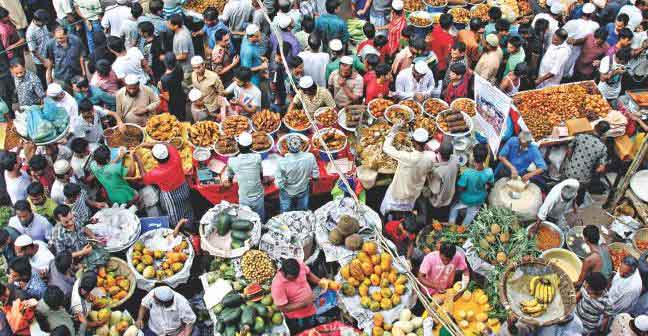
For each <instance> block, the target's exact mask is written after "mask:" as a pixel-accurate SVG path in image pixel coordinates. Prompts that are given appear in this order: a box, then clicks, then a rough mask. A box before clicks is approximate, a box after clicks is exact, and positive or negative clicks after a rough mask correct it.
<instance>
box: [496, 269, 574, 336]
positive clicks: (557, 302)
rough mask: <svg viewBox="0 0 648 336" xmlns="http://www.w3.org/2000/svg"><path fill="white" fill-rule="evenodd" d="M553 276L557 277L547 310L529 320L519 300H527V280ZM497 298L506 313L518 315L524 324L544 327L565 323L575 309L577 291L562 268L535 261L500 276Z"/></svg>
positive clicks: (528, 296)
mask: <svg viewBox="0 0 648 336" xmlns="http://www.w3.org/2000/svg"><path fill="white" fill-rule="evenodd" d="M552 273H555V274H557V275H558V277H559V278H560V285H559V288H557V290H556V296H555V298H554V300H553V302H551V304H549V306H548V307H547V311H546V312H545V313H544V314H542V315H540V316H538V317H531V316H528V315H526V314H524V313H522V311H521V310H520V308H519V304H520V302H521V301H525V300H530V299H531V298H532V297H531V296H530V295H529V280H530V277H531V276H534V275H549V274H552ZM499 296H500V301H501V302H502V305H504V308H506V310H507V311H509V312H510V313H512V314H513V315H515V316H517V317H518V318H519V319H520V320H521V321H523V322H524V323H526V324H530V325H534V326H545V325H552V324H556V323H560V322H563V321H565V319H567V318H568V317H569V316H570V315H571V313H572V312H573V311H574V309H575V308H576V290H575V288H574V285H573V283H572V282H571V279H570V278H569V276H567V274H566V273H565V272H564V271H563V270H562V268H560V267H558V266H556V265H554V264H553V263H550V262H548V261H546V260H542V259H535V260H533V261H528V262H518V263H513V264H512V265H510V266H509V267H508V268H507V269H506V270H505V271H504V273H503V274H502V278H501V280H500V283H499Z"/></svg>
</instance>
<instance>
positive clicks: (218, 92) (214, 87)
mask: <svg viewBox="0 0 648 336" xmlns="http://www.w3.org/2000/svg"><path fill="white" fill-rule="evenodd" d="M191 67H192V68H193V73H192V74H191V83H192V84H193V87H194V88H195V89H197V90H199V91H200V93H201V96H202V101H203V103H204V104H205V106H206V107H207V110H208V111H212V112H215V111H217V110H218V109H219V108H220V106H221V104H222V102H221V100H222V99H223V98H222V94H223V91H224V87H223V82H221V80H220V77H219V76H218V75H217V74H216V73H215V72H213V71H211V70H207V69H205V62H204V60H203V58H202V57H200V56H194V57H193V58H192V59H191Z"/></svg>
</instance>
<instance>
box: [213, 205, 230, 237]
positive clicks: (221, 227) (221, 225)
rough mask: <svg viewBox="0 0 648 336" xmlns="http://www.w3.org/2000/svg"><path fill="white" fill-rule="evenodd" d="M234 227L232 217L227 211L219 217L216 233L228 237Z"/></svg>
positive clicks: (217, 218)
mask: <svg viewBox="0 0 648 336" xmlns="http://www.w3.org/2000/svg"><path fill="white" fill-rule="evenodd" d="M231 227H232V216H230V215H229V214H227V213H226V212H225V211H223V212H221V213H220V214H219V215H218V217H216V231H217V232H218V234H219V235H221V236H224V235H226V234H227V233H228V232H229V230H230V228H231Z"/></svg>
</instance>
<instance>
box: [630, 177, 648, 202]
mask: <svg viewBox="0 0 648 336" xmlns="http://www.w3.org/2000/svg"><path fill="white" fill-rule="evenodd" d="M646 185H648V169H646V170H640V171H638V172H636V173H635V174H634V175H632V178H631V179H630V188H631V189H632V191H633V192H634V193H635V194H636V195H637V197H639V199H641V200H642V201H644V202H648V188H646Z"/></svg>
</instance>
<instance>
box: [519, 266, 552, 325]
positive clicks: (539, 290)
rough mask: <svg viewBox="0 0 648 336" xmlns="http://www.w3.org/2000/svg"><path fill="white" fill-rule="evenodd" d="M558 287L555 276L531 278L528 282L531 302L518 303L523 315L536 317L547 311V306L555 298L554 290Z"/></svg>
mask: <svg viewBox="0 0 648 336" xmlns="http://www.w3.org/2000/svg"><path fill="white" fill-rule="evenodd" d="M559 286H560V278H558V276H557V275H556V274H551V275H545V276H537V275H536V276H533V277H531V280H529V295H531V296H532V297H533V298H532V299H531V300H527V301H522V302H520V310H522V312H523V313H525V314H527V315H529V316H531V317H538V316H540V315H542V314H544V312H545V311H547V306H548V305H549V304H550V303H551V302H553V300H554V298H555V297H556V289H557V288H558V287H559Z"/></svg>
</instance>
